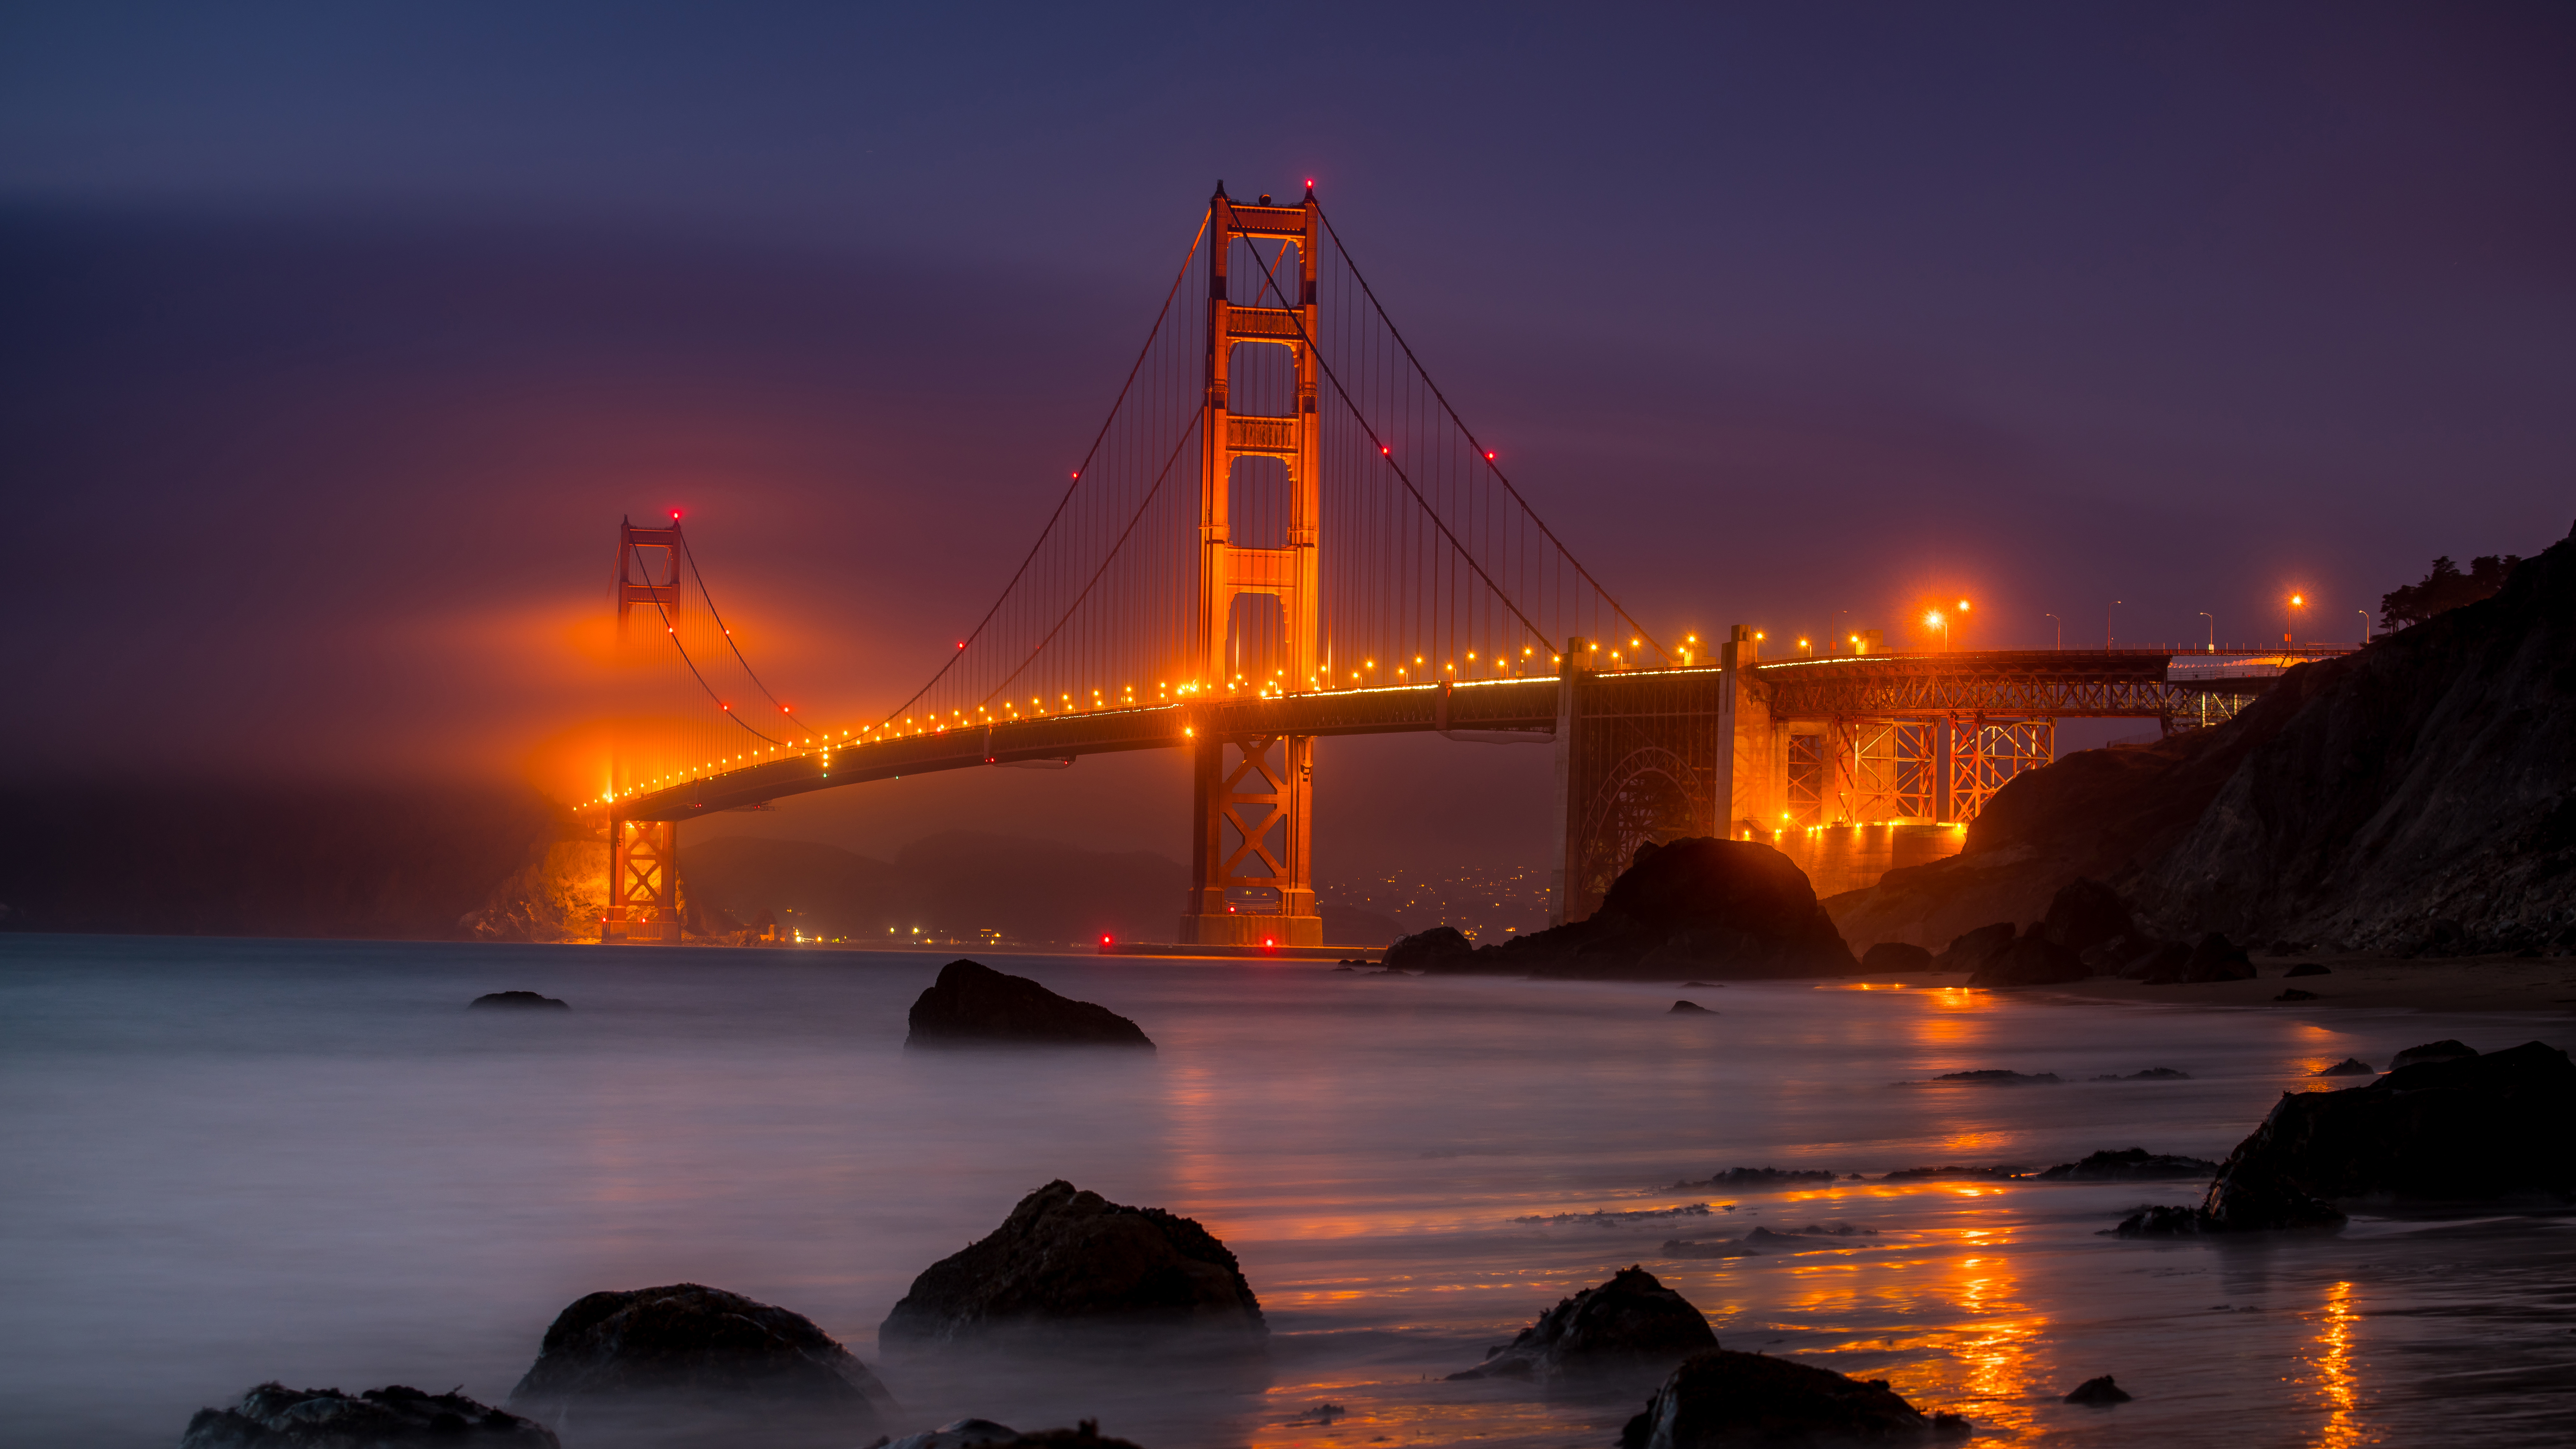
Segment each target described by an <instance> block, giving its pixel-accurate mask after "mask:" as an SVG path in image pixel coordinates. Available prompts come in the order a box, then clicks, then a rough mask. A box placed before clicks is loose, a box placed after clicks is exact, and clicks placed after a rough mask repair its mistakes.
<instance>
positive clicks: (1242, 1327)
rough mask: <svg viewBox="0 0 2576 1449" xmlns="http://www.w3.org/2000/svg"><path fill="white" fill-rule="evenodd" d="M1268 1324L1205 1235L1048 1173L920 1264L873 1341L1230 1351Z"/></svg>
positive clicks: (1259, 1337)
mask: <svg viewBox="0 0 2576 1449" xmlns="http://www.w3.org/2000/svg"><path fill="white" fill-rule="evenodd" d="M1269 1331H1270V1329H1269V1325H1268V1324H1267V1323H1266V1322H1265V1321H1264V1320H1263V1319H1262V1316H1261V1303H1260V1300H1259V1299H1257V1298H1255V1297H1253V1294H1252V1285H1251V1284H1249V1283H1246V1282H1245V1281H1244V1278H1243V1269H1242V1268H1241V1267H1240V1266H1239V1265H1238V1264H1237V1263H1236V1262H1235V1259H1234V1254H1233V1253H1231V1252H1228V1251H1227V1250H1226V1246H1225V1244H1223V1243H1221V1242H1219V1241H1218V1240H1217V1239H1216V1237H1215V1235H1214V1234H1212V1233H1210V1232H1208V1230H1207V1229H1205V1228H1203V1227H1200V1226H1199V1225H1198V1224H1197V1223H1196V1222H1194V1221H1192V1220H1191V1219H1189V1218H1185V1217H1178V1216H1175V1215H1173V1214H1171V1213H1167V1212H1164V1211H1163V1210H1162V1209H1160V1208H1140V1207H1125V1206H1122V1205H1120V1204H1118V1203H1114V1202H1110V1201H1109V1200H1108V1199H1106V1198H1103V1197H1102V1196H1101V1195H1100V1194H1098V1193H1096V1192H1085V1191H1083V1190H1082V1189H1080V1188H1077V1187H1075V1186H1074V1185H1073V1184H1072V1183H1069V1182H1064V1181H1061V1180H1058V1181H1055V1182H1050V1183H1048V1184H1047V1185H1046V1186H1044V1187H1042V1188H1039V1189H1038V1190H1037V1191H1035V1192H1033V1193H1030V1194H1029V1195H1028V1196H1027V1197H1025V1198H1022V1199H1021V1200H1020V1203H1019V1205H1018V1206H1017V1207H1014V1208H1012V1209H1011V1214H1010V1216H1009V1217H1007V1218H1005V1219H1003V1220H1002V1225H1001V1226H1000V1227H998V1228H995V1229H994V1230H993V1231H992V1232H991V1233H990V1234H988V1235H986V1236H985V1237H984V1238H982V1239H981V1240H979V1241H977V1242H975V1243H973V1244H970V1245H969V1246H967V1247H966V1248H964V1249H962V1250H961V1251H959V1252H956V1253H953V1254H950V1255H949V1256H948V1257H945V1258H942V1259H940V1260H939V1261H938V1262H936V1263H933V1264H931V1265H930V1266H929V1267H928V1268H927V1269H924V1270H923V1271H922V1274H921V1276H920V1277H917V1278H915V1279H913V1280H912V1289H911V1291H910V1292H908V1293H906V1294H904V1296H903V1299H902V1301H900V1302H898V1303H896V1304H895V1306H894V1311H893V1312H891V1313H889V1314H887V1315H886V1320H885V1324H884V1326H883V1327H882V1328H880V1329H878V1330H877V1340H878V1342H880V1343H882V1344H884V1345H885V1346H886V1347H887V1348H888V1349H889V1350H892V1349H898V1348H901V1349H923V1348H933V1347H940V1346H946V1345H959V1344H973V1343H990V1344H996V1345H1008V1344H1012V1343H1016V1342H1023V1341H1025V1342H1042V1343H1052V1344H1067V1343H1072V1344H1094V1345H1098V1346H1102V1347H1110V1348H1115V1347H1118V1346H1121V1345H1126V1344H1133V1343H1138V1342H1144V1341H1154V1342H1158V1343H1161V1344H1167V1345H1170V1346H1176V1347H1201V1348H1214V1349H1220V1350H1226V1351H1233V1350H1240V1349H1246V1348H1254V1347H1258V1346H1259V1345H1260V1344H1261V1343H1262V1341H1263V1340H1264V1338H1265V1336H1266V1335H1267V1334H1268V1333H1269Z"/></svg>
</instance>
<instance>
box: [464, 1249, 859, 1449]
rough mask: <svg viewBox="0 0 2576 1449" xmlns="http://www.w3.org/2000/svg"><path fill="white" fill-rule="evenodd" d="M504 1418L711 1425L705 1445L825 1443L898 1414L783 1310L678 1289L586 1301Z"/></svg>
mask: <svg viewBox="0 0 2576 1449" xmlns="http://www.w3.org/2000/svg"><path fill="white" fill-rule="evenodd" d="M510 1407H511V1408H513V1409H516V1410H518V1411H519V1412H521V1413H524V1414H529V1415H532V1416H536V1417H540V1418H544V1419H549V1420H552V1421H553V1422H554V1423H556V1424H557V1425H559V1426H560V1425H563V1424H565V1423H567V1422H568V1421H570V1420H572V1419H574V1418H576V1417H578V1418H579V1419H581V1420H582V1421H583V1422H584V1423H585V1424H588V1423H590V1422H591V1421H593V1420H594V1419H597V1418H601V1417H607V1418H618V1417H625V1418H627V1419H629V1420H630V1422H633V1423H645V1422H650V1423H654V1424H656V1425H670V1424H674V1423H676V1422H681V1421H685V1420H687V1419H689V1418H691V1417H697V1418H703V1419H706V1420H708V1421H710V1427H709V1429H708V1433H707V1435H706V1436H705V1437H710V1438H712V1439H714V1440H716V1441H717V1442H721V1441H723V1440H724V1439H726V1438H728V1437H731V1436H735V1435H741V1434H751V1435H753V1436H754V1437H759V1436H767V1440H768V1442H772V1443H777V1444H789V1443H795V1444H803V1443H807V1442H822V1443H829V1442H832V1441H833V1440H834V1439H836V1438H845V1437H846V1436H848V1435H851V1434H855V1433H858V1432H860V1431H862V1430H867V1429H872V1428H874V1427H875V1425H876V1419H877V1415H878V1413H879V1412H880V1411H881V1410H885V1409H891V1408H893V1407H894V1399H893V1398H892V1396H890V1395H889V1394H887V1393H886V1390H885V1385H883V1384H881V1383H879V1382H877V1377H876V1375H874V1374H872V1373H870V1372H868V1367H867V1365H866V1364H863V1363H861V1362H859V1360H858V1359H857V1357H856V1356H854V1355H853V1354H851V1352H850V1351H849V1350H848V1349H846V1348H843V1347H842V1346H841V1345H840V1344H839V1343H837V1342H835V1341H833V1339H832V1337H831V1335H829V1334H827V1333H825V1332H824V1331H823V1330H822V1329H820V1328H817V1327H815V1326H814V1322H813V1320H811V1319H809V1318H806V1317H805V1316H804V1315H802V1314H799V1313H793V1312H790V1311H788V1310H787V1309H784V1308H777V1307H773V1306H771V1305H769V1304H766V1303H760V1302H756V1301H754V1300H752V1299H749V1298H745V1297H744V1296H742V1295H741V1294H739V1293H728V1292H725V1291H724V1290H723V1289H721V1288H707V1287H703V1286H701V1285H699V1284H696V1283H674V1284H671V1285H669V1286H667V1287H662V1288H637V1289H633V1290H630V1291H627V1292H622V1293H591V1294H586V1295H584V1296H583V1297H581V1298H578V1299H575V1300H574V1301H573V1304H572V1306H571V1307H569V1308H566V1309H565V1310H564V1311H563V1312H561V1313H559V1314H557V1315H555V1321H554V1322H553V1323H552V1324H549V1325H548V1326H547V1328H546V1336H545V1338H544V1340H543V1341H542V1342H541V1343H540V1344H539V1345H538V1349H537V1361H536V1362H535V1363H533V1364H530V1365H529V1366H528V1372H527V1373H526V1375H525V1376H523V1377H522V1378H521V1379H520V1380H519V1384H518V1387H516V1388H514V1389H512V1390H510Z"/></svg>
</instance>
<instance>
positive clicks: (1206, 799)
mask: <svg viewBox="0 0 2576 1449" xmlns="http://www.w3.org/2000/svg"><path fill="white" fill-rule="evenodd" d="M1229 755H1231V756H1232V757H1233V759H1232V762H1231V763H1229V761H1228V756H1229ZM1314 801H1315V740H1314V737H1313V736H1312V735H1272V736H1254V737H1252V738H1248V739H1242V740H1227V739H1221V738H1217V737H1215V736H1210V737H1207V738H1204V739H1201V740H1199V741H1198V742H1197V743H1196V744H1195V745H1193V746H1192V747H1191V750H1190V818H1191V820H1192V822H1193V823H1194V825H1195V827H1196V832H1197V839H1196V840H1194V841H1193V842H1192V849H1191V852H1190V862H1191V864H1190V899H1189V904H1188V907H1187V908H1186V909H1185V910H1183V912H1182V913H1181V924H1180V944H1182V945H1185V946H1320V945H1322V944H1324V920H1323V917H1322V916H1320V915H1318V914H1316V911H1315V880H1314ZM1238 890H1241V891H1249V892H1255V893H1257V898H1255V899H1246V900H1235V899H1233V898H1232V896H1233V893H1234V892H1235V891H1238ZM1265 908H1266V909H1265Z"/></svg>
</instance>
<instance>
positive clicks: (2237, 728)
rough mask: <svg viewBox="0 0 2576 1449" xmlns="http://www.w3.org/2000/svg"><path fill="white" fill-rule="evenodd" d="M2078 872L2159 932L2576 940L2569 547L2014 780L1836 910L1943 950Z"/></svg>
mask: <svg viewBox="0 0 2576 1449" xmlns="http://www.w3.org/2000/svg"><path fill="white" fill-rule="evenodd" d="M2078 877H2090V878H2092V879H2096V880H2102V881H2107V882H2108V883H2110V884H2111V885H2112V886H2113V887H2115V888H2116V889H2118V890H2119V891H2120V893H2121V894H2122V895H2123V896H2125V897H2127V898H2128V899H2129V901H2130V902H2131V903H2132V905H2133V906H2134V908H2135V909H2136V910H2137V912H2138V915H2139V918H2140V920H2141V922H2142V923H2143V924H2145V925H2146V926H2148V927H2149V928H2151V929H2153V930H2155V931H2157V932H2158V933H2159V934H2163V935H2167V936H2176V937H2181V936H2189V935H2195V934H2198V933H2200V932H2204V931H2213V930H2215V931H2224V932H2226V933H2228V934H2229V935H2230V936H2232V937H2234V938H2236V939H2238V940H2272V939H2284V938H2286V939H2294V940H2298V941H2302V942H2307V943H2311V944H2317V945H2325V946H2334V947H2339V948H2344V949H2352V950H2382V951H2422V950H2433V951H2444V952H2458V953H2466V952H2472V951H2492V950H2513V949H2518V948H2521V947H2524V946H2538V945H2543V944H2547V943H2556V944H2559V945H2561V946H2567V945H2576V540H2571V541H2570V542H2566V543H2561V544H2559V545H2557V546H2556V547H2553V548H2551V549H2549V550H2548V551H2547V552H2545V553H2543V554H2541V555H2540V556H2539V557H2537V558H2534V559H2531V560H2529V561H2527V562H2525V563H2524V564H2523V565H2522V567H2521V568H2519V569H2517V570H2515V572H2514V575H2513V578H2512V580H2511V582H2510V583H2508V584H2507V586H2506V587H2505V589H2504V590H2503V592H2501V593H2499V594H2497V595H2496V596H2495V597H2494V598H2491V599H2488V600H2485V601H2483V602H2480V603H2476V604H2470V605H2468V606H2466V607H2463V608H2459V609H2454V610H2452V611H2450V612H2448V613H2445V614H2442V615H2439V616H2437V617H2435V618H2433V619H2431V620H2428V621H2427V622H2425V623H2422V624H2418V625H2416V626H2415V627H2413V628H2411V629H2407V630H2404V631H2402V632H2400V633H2398V634H2394V635H2390V636H2387V637H2384V638H2382V639H2380V640H2378V641H2376V642H2374V643H2373V644H2372V645H2371V647H2370V648H2369V649H2367V650H2365V651H2363V652H2362V653H2360V654H2357V655H2353V656H2350V657H2347V658H2343V659H2336V660H2327V661H2321V662H2318V663H2315V664H2308V665H2303V666H2301V667H2299V668H2297V669H2294V670H2291V671H2290V672H2289V674H2287V675H2286V676H2284V678H2283V679H2282V681H2281V683H2280V684H2279V685H2278V686H2276V687H2275V688H2274V689H2273V690H2272V691H2271V692H2269V693H2267V694H2265V695H2264V696H2263V697H2262V698H2260V699H2258V700H2257V701H2255V702H2254V703H2253V704H2252V705H2251V706H2249V707H2248V708H2247V709H2246V710H2245V712H2244V713H2243V714H2241V715H2239V716H2238V717H2237V718H2236V719H2234V720H2232V721H2230V722H2228V723H2227V724H2225V725H2222V726H2220V727H2218V728H2216V729H2212V730H2204V731H2195V732H2194V733H2192V734H2189V735H2183V736H2177V737H2175V738H2173V739H2169V740H2164V741H2161V742H2159V743H2157V744H2154V745H2149V746H2145V747H2142V748H2128V749H2123V748H2118V747H2114V748H2112V749H2108V750H2087V751H2084V752H2081V753H2079V754H2074V755H2070V756H2068V757H2067V758H2066V759H2064V760H2061V761H2059V762H2058V763H2056V764H2054V765H2051V766H2049V767H2048V768H2046V769H2043V770H2037V771H2033V772H2032V773H2030V774H2027V775H2024V776H2021V777H2020V778H2018V779H2016V780H2014V781H2013V782H2012V783H2011V784H2009V785H2007V786H2005V787H2004V789H2003V790H2002V791H2000V792H1998V793H1997V795H1996V796H1995V798H1994V800H1993V801H1992V802H1991V803H1990V804H1989V805H1988V807H1987V809H1986V811H1985V813H1984V814H1983V815H1981V816H1980V817H1979V818H1978V820H1977V821H1976V823H1975V824H1974V825H1973V826H1971V827H1970V829H1969V831H1968V839H1967V844H1966V847H1965V848H1964V849H1963V850H1962V851H1961V852H1960V854H1959V855H1957V856H1955V857H1953V858H1951V859H1949V860H1946V861H1938V862H1935V863H1933V864H1931V865H1925V866H1918V867H1915V868H1913V869H1911V870H1903V871H1892V872H1890V873H1889V874H1888V876H1887V878H1886V879H1885V880H1883V881H1881V882H1880V883H1879V885H1877V886H1876V887H1873V888H1872V889H1870V890H1867V891H1855V892H1852V893H1849V894H1847V895H1842V896H1837V897H1834V898H1833V899H1832V900H1830V901H1828V902H1827V903H1826V904H1827V907H1828V909H1829V910H1831V911H1832V912H1833V914H1834V917H1835V922H1836V924H1837V925H1838V926H1839V927H1840V928H1841V929H1842V931H1843V934H1844V937H1845V938H1846V939H1848V940H1850V941H1851V942H1853V943H1854V945H1855V946H1856V947H1857V946H1863V945H1867V944H1870V943H1873V942H1877V941H1882V940H1891V941H1911V942H1914V943H1915V944H1918V945H1926V946H1931V947H1934V948H1936V949H1937V948H1938V947H1940V946H1941V945H1943V944H1944V943H1946V942H1947V941H1948V940H1949V939H1950V938H1951V937H1952V936H1955V935H1957V934H1959V933H1960V932H1962V931H1966V930H1970V929H1973V928H1975V927H1977V926H1980V925H1984V924H1987V923H1990V922H1994V921H2014V922H2023V921H2031V920H2036V919H2038V918H2039V916H2040V915H2041V914H2042V913H2043V912H2044V911H2045V910H2046V908H2047V903H2048V900H2049V898H2050V897H2051V896H2052V895H2053V894H2055V892H2056V890H2057V889H2058V887H2060V886H2062V885H2064V884H2065V883H2066V882H2068V881H2070V880H2074V879H2076V878H2078Z"/></svg>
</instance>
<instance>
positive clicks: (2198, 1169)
mask: <svg viewBox="0 0 2576 1449" xmlns="http://www.w3.org/2000/svg"><path fill="white" fill-rule="evenodd" d="M2217 1173H2218V1164H2217V1163H2215V1162H2212V1161H2210V1160H2209V1159H2208V1158H2206V1157H2177V1156H2173V1155H2171V1154H2168V1153H2162V1152H2149V1151H2148V1150H2147V1149H2145V1148H2143V1147H2129V1148H2123V1149H2122V1150H2120V1151H2117V1152H2095V1153H2090V1154H2087V1155H2086V1156H2085V1158H2084V1160H2083V1161H2081V1162H2061V1163H2059V1164H2057V1165H2056V1166H2055V1167H2052V1168H2050V1169H2048V1170H2047V1171H2046V1172H2043V1173H2041V1174H2039V1177H2040V1180H2041V1181H2042V1182H2170V1181H2173V1180H2176V1179H2181V1178H2208V1177H2214V1176H2216V1175H2217Z"/></svg>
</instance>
